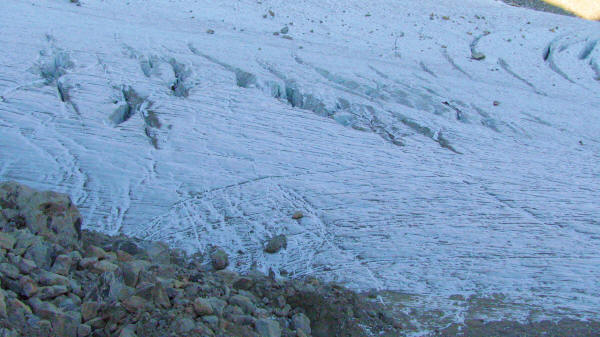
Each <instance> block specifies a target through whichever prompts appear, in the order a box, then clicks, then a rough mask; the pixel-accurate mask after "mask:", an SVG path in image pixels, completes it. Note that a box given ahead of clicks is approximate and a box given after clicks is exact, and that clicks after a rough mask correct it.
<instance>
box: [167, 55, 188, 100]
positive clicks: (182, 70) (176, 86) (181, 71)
mask: <svg viewBox="0 0 600 337" xmlns="http://www.w3.org/2000/svg"><path fill="white" fill-rule="evenodd" d="M169 65H171V69H172V70H173V74H174V75H175V80H174V81H173V83H171V87H170V89H171V91H172V92H173V94H174V95H175V96H177V97H188V95H189V94H190V89H191V88H192V87H193V85H192V83H190V82H189V78H190V76H191V73H192V72H191V70H190V69H189V68H188V67H187V66H186V65H185V64H183V63H179V62H177V60H175V59H173V58H172V59H170V60H169Z"/></svg>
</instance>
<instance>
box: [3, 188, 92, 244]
mask: <svg viewBox="0 0 600 337" xmlns="http://www.w3.org/2000/svg"><path fill="white" fill-rule="evenodd" d="M0 207H2V208H12V209H18V210H19V214H20V215H21V216H22V217H24V219H25V223H26V227H27V228H28V229H29V230H30V231H31V233H33V234H36V235H41V236H43V237H44V238H46V239H47V240H48V241H50V242H53V243H57V244H59V245H61V246H63V247H66V248H77V247H80V240H81V225H82V218H81V214H80V213H79V210H78V209H77V207H75V205H74V204H73V202H72V201H71V198H70V197H69V196H68V195H66V194H61V193H56V192H50V191H46V192H38V191H35V190H33V189H31V188H29V187H27V186H25V185H22V184H19V183H16V182H13V181H10V182H5V183H2V184H0Z"/></svg>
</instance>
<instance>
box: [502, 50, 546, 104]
mask: <svg viewBox="0 0 600 337" xmlns="http://www.w3.org/2000/svg"><path fill="white" fill-rule="evenodd" d="M498 65H499V66H500V68H502V69H503V70H504V71H506V72H507V73H508V74H509V75H511V76H512V77H514V78H516V79H517V80H519V81H521V82H523V83H525V85H527V86H528V87H530V88H531V89H533V91H534V92H535V93H536V94H538V95H542V96H547V95H546V94H545V93H543V92H541V91H539V90H538V89H537V88H536V87H535V86H534V85H533V83H531V82H529V81H528V80H526V79H525V78H523V77H521V76H519V74H517V73H515V72H514V71H513V70H512V69H511V67H510V66H509V65H508V63H507V62H506V61H505V60H504V59H502V58H499V59H498Z"/></svg>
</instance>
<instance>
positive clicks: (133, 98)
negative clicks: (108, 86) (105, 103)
mask: <svg viewBox="0 0 600 337" xmlns="http://www.w3.org/2000/svg"><path fill="white" fill-rule="evenodd" d="M119 91H120V96H121V97H120V101H121V104H120V105H119V107H117V109H116V110H115V111H114V112H113V113H112V114H111V115H110V117H109V119H110V120H111V121H112V122H113V124H114V125H115V126H118V125H120V124H122V123H124V122H126V121H127V120H129V118H131V116H133V115H134V114H135V113H136V112H138V111H140V108H141V106H142V103H144V98H142V97H140V95H139V94H138V93H137V92H136V91H135V90H134V89H133V88H132V87H131V86H129V85H122V86H121V87H120V88H119ZM117 103H118V101H117Z"/></svg>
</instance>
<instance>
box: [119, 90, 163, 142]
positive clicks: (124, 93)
mask: <svg viewBox="0 0 600 337" xmlns="http://www.w3.org/2000/svg"><path fill="white" fill-rule="evenodd" d="M119 94H120V95H119V96H120V98H119V100H117V102H116V103H119V101H120V102H121V104H120V105H119V107H118V108H117V109H116V110H115V111H114V112H113V113H112V114H111V115H110V117H109V119H110V121H111V122H112V123H113V124H114V125H115V127H116V126H119V125H120V124H122V123H125V122H126V121H128V120H129V119H130V118H131V117H133V115H135V114H136V113H140V115H141V117H142V119H143V121H144V134H145V135H146V137H147V138H148V141H149V142H150V144H151V145H152V146H153V147H154V148H155V149H159V130H160V129H161V127H162V123H161V121H160V120H159V118H158V114H157V113H156V111H154V110H153V109H152V105H153V103H152V102H151V101H149V100H148V99H147V98H146V97H143V96H142V95H140V94H139V93H138V92H136V91H135V90H134V89H133V88H132V87H131V86H129V85H122V86H121V87H120V88H119Z"/></svg>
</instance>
